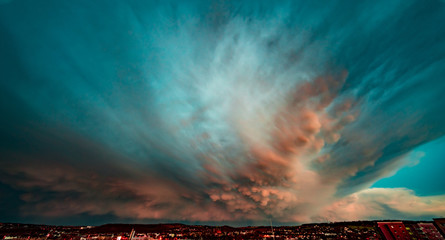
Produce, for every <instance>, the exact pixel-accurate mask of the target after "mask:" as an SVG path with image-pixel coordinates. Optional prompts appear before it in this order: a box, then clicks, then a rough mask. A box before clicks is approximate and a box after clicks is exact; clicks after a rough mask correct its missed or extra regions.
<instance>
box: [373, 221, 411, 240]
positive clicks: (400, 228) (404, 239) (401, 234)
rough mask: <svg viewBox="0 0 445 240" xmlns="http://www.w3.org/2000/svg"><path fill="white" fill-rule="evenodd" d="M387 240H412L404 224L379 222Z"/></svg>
mask: <svg viewBox="0 0 445 240" xmlns="http://www.w3.org/2000/svg"><path fill="white" fill-rule="evenodd" d="M377 225H378V227H379V228H380V230H381V231H382V233H383V236H384V237H385V239H386V240H398V239H400V240H411V239H412V237H411V235H409V233H408V231H407V229H406V227H405V225H404V224H403V222H377Z"/></svg>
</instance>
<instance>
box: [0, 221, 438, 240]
mask: <svg viewBox="0 0 445 240" xmlns="http://www.w3.org/2000/svg"><path fill="white" fill-rule="evenodd" d="M444 233H445V218H440V219H433V221H393V220H385V221H356V222H337V223H311V224H303V225H300V226H249V227H230V226H205V225H185V224H176V223H169V224H106V225H101V226H49V225H34V224H19V223H0V239H13V240H21V239H30V240H31V239H34V240H37V239H45V240H48V239H63V240H89V239H92V240H162V239H164V240H187V239H209V240H210V239H215V240H216V239H221V240H223V239H224V240H232V239H233V240H236V239H257V240H259V239H277V240H278V239H280V240H293V239H295V240H296V239H326V240H328V239H331V240H334V239H367V240H372V239H375V240H376V239H383V240H396V239H403V240H425V239H430V240H443V239H445V238H444V236H445V235H444Z"/></svg>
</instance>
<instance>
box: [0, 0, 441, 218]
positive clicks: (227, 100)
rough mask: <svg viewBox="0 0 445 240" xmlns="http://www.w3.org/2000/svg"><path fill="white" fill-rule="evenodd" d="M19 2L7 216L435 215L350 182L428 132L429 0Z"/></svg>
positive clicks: (400, 157) (368, 175) (12, 40)
mask: <svg viewBox="0 0 445 240" xmlns="http://www.w3.org/2000/svg"><path fill="white" fill-rule="evenodd" d="M32 4H35V3H28V4H25V3H24V2H20V1H13V2H10V3H9V4H5V5H4V6H3V5H2V6H0V11H1V14H0V23H1V24H0V33H1V35H2V36H4V38H2V39H1V40H0V41H1V43H2V44H1V46H2V48H1V50H4V51H2V52H4V53H5V54H4V56H2V57H1V58H0V60H1V63H2V66H4V67H2V71H3V70H4V71H3V72H5V78H4V79H7V80H5V81H2V83H1V90H0V92H1V93H2V94H1V111H2V113H3V114H2V115H3V116H5V117H4V118H3V119H1V120H0V121H1V122H0V123H1V128H0V130H1V139H0V140H1V148H0V149H1V151H2V156H3V157H2V158H3V160H2V161H1V162H0V175H1V177H0V183H1V184H2V185H5V186H8V188H12V189H14V190H15V191H16V192H17V193H16V194H17V195H18V197H19V199H20V206H19V209H18V210H17V211H18V213H19V214H20V216H23V219H26V218H27V217H29V216H46V217H64V216H73V215H80V214H87V215H90V216H96V215H108V214H110V215H113V216H115V217H116V218H117V219H139V220H172V221H189V222H212V221H220V222H228V223H237V224H244V223H247V222H252V223H255V222H261V221H264V219H268V218H273V219H276V220H277V221H278V222H288V223H289V222H290V223H294V222H308V221H316V220H319V219H322V220H323V219H325V218H329V219H330V220H331V219H333V220H346V219H359V218H380V217H381V218H383V217H388V218H390V217H392V216H401V215H400V214H401V213H404V214H405V213H406V214H408V215H409V216H413V217H422V216H440V215H443V214H444V213H443V209H441V208H440V203H443V202H444V201H443V200H444V198H443V196H437V197H417V196H415V194H414V193H413V192H412V191H409V190H407V189H367V188H368V187H369V186H370V185H371V184H372V183H373V182H375V181H376V180H378V179H379V178H382V177H384V176H386V175H388V174H389V173H391V172H393V171H395V170H397V169H398V168H399V167H400V166H402V165H404V164H406V160H405V157H406V156H408V155H409V154H410V152H412V151H413V150H414V149H415V148H416V147H418V146H421V145H422V144H425V143H428V142H430V141H433V140H434V139H437V138H439V137H441V136H443V135H444V134H445V125H443V122H445V121H444V120H445V114H443V113H442V111H441V110H442V109H443V108H444V107H445V102H444V101H442V100H440V97H441V93H443V92H444V90H445V84H444V82H443V81H441V80H440V79H441V78H442V76H444V73H445V62H444V60H443V56H444V55H445V45H444V44H442V43H441V41H439V39H442V38H443V37H444V36H445V32H444V31H443V30H441V29H437V28H436V27H434V24H435V23H436V22H440V21H442V20H445V19H443V18H444V17H443V16H445V14H444V13H445V6H444V4H443V2H430V3H427V4H426V3H415V2H407V1H393V2H391V3H387V2H385V1H382V2H375V1H373V2H361V3H356V2H349V1H345V2H343V3H331V2H326V3H325V5H324V6H315V5H317V4H315V3H304V2H294V1H291V2H281V3H278V4H273V5H271V3H266V2H264V3H263V2H262V3H259V4H258V5H255V6H254V5H249V4H248V3H236V2H229V3H224V4H223V3H220V2H218V1H215V2H208V3H207V2H201V3H193V4H190V3H181V2H168V3H163V4H159V5H155V4H154V3H144V4H143V3H141V2H130V3H124V2H117V3H116V5H113V4H110V3H108V2H105V1H104V2H96V3H87V2H78V3H61V2H57V1H52V2H50V3H49V4H48V5H45V6H41V8H38V9H37V10H36V11H35V8H33V6H32ZM312 4H315V5H312ZM111 5H113V6H111ZM54 9H59V10H58V11H55V10H54ZM98 9H101V12H102V13H103V14H104V16H107V17H106V18H105V17H98V16H97V11H98ZM363 9H367V10H366V11H364V10H363ZM382 9H384V10H382ZM68 10H70V11H68ZM17 11H22V12H23V13H24V16H22V18H19V17H17V15H16V14H14V13H15V12H17ZM338 12H342V14H340V15H339V14H338ZM409 19H411V21H407V20H409ZM9 22H11V23H13V24H6V23H9ZM406 22H410V23H409V24H406ZM23 29H24V30H23ZM36 33H38V34H36ZM30 36H32V40H30V39H31V38H30ZM415 36H417V37H415ZM419 36H420V37H419ZM420 161H421V160H420ZM0 190H1V189H0ZM385 196H386V197H385ZM397 198H399V199H404V200H406V203H407V204H408V203H409V204H411V205H409V204H408V205H409V206H416V209H418V211H417V212H416V211H412V210H411V209H409V208H408V207H407V206H408V205H406V206H405V205H397V206H396V205H394V204H392V201H394V199H397ZM364 206H368V210H369V211H368V210H367V211H361V210H362V209H363V208H364ZM382 209H386V210H387V209H391V210H392V211H389V212H390V213H392V214H393V215H385V214H387V213H388V211H383V210H382ZM2 211H8V210H6V209H5V210H3V209H2ZM360 211H361V212H360ZM359 212H360V213H359ZM399 213H400V214H399ZM398 214H399V215H398Z"/></svg>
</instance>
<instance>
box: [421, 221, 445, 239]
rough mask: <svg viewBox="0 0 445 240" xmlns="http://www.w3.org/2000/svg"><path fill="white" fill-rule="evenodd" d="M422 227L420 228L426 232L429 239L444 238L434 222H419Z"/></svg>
mask: <svg viewBox="0 0 445 240" xmlns="http://www.w3.org/2000/svg"><path fill="white" fill-rule="evenodd" d="M417 225H419V227H420V230H422V232H423V233H424V234H425V236H426V237H427V238H428V239H431V240H444V238H443V237H442V235H441V234H440V232H439V231H438V230H437V228H436V227H435V226H434V224H433V223H419V224H417Z"/></svg>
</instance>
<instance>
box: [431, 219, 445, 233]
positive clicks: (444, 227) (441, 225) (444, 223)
mask: <svg viewBox="0 0 445 240" xmlns="http://www.w3.org/2000/svg"><path fill="white" fill-rule="evenodd" d="M433 220H434V225H436V228H437V230H439V232H440V233H441V234H442V237H445V218H435V219H433Z"/></svg>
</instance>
